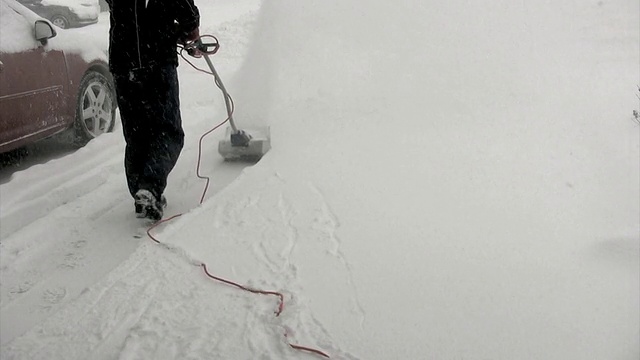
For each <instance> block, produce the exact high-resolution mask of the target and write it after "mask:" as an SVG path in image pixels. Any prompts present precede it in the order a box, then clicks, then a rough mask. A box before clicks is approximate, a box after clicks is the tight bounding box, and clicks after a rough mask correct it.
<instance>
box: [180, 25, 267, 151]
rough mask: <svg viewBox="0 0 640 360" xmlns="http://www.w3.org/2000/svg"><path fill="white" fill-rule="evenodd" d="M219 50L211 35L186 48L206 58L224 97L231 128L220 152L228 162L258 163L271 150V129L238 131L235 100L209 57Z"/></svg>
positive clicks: (219, 148) (228, 129) (221, 142)
mask: <svg viewBox="0 0 640 360" xmlns="http://www.w3.org/2000/svg"><path fill="white" fill-rule="evenodd" d="M203 38H211V39H213V40H212V42H204V41H203ZM219 48H220V43H219V42H218V39H216V38H215V37H214V36H209V35H203V36H202V37H200V39H198V40H196V41H195V42H193V43H192V44H189V45H186V46H185V49H186V50H187V52H188V53H189V54H190V55H192V56H198V52H199V53H200V54H201V55H202V56H203V57H204V59H205V61H206V62H207V65H208V66H209V69H210V70H211V74H212V75H213V77H214V79H215V83H216V85H217V86H218V88H219V89H220V90H221V91H222V95H223V96H224V103H225V106H226V108H227V120H228V121H229V128H227V131H226V135H225V138H224V139H223V140H221V141H220V143H219V144H218V152H219V153H220V155H222V157H223V158H224V159H225V160H227V161H234V160H240V161H242V160H245V161H258V160H260V159H261V158H262V156H263V155H264V154H266V153H267V152H268V151H269V149H271V135H270V131H269V128H268V127H265V128H263V129H252V130H251V133H249V132H247V131H245V130H240V129H238V127H237V126H236V123H235V121H234V119H233V110H234V103H233V99H231V96H230V95H229V93H228V92H227V89H226V88H225V87H224V84H223V83H222V80H221V79H220V75H218V72H217V71H216V68H215V67H214V66H213V62H211V59H210V58H209V56H210V55H213V54H215V53H216V52H217V51H218V49H219ZM196 50H197V51H196Z"/></svg>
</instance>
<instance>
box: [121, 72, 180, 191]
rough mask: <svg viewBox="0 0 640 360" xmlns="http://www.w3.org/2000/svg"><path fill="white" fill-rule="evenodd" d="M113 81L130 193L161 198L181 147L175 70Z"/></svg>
mask: <svg viewBox="0 0 640 360" xmlns="http://www.w3.org/2000/svg"><path fill="white" fill-rule="evenodd" d="M114 79H115V84H116V94H117V99H118V107H119V109H120V117H121V119H122V129H123V132H124V139H125V141H126V143H127V146H126V150H125V172H126V175H127V183H128V185H129V192H130V193H131V195H132V196H134V195H135V194H136V192H137V191H138V190H140V189H145V190H149V191H151V193H152V194H154V195H155V196H156V198H157V199H160V196H161V195H162V193H163V192H164V189H165V187H166V186H167V177H168V176H169V173H170V172H171V170H172V169H173V167H174V166H175V164H176V162H177V161H178V156H179V155H180V152H181V151H182V147H183V145H184V131H183V130H182V120H181V118H180V99H179V87H178V73H177V71H176V67H175V66H174V65H168V66H164V67H155V68H147V69H137V70H133V71H131V72H128V73H122V74H114Z"/></svg>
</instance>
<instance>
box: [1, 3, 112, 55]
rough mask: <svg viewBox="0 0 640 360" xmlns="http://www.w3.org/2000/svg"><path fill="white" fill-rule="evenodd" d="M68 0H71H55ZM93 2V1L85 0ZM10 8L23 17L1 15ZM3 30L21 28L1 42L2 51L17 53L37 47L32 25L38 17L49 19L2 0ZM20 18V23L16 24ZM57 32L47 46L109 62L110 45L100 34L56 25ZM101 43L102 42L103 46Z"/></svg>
mask: <svg viewBox="0 0 640 360" xmlns="http://www.w3.org/2000/svg"><path fill="white" fill-rule="evenodd" d="M55 1H68V0H55ZM84 1H91V2H93V0H84ZM7 11H16V12H17V13H19V14H20V15H22V19H24V21H21V20H16V17H15V16H2V15H3V14H5V13H6V12H7ZM0 19H2V21H0V32H1V31H3V29H5V30H4V31H8V30H6V29H15V28H17V27H18V28H20V29H24V31H19V32H17V33H15V31H14V34H12V35H13V36H11V37H7V39H9V40H8V41H5V39H4V38H3V41H2V42H0V52H6V53H14V52H20V51H26V50H29V49H33V48H34V47H36V46H37V41H36V40H35V39H34V37H33V24H34V23H35V22H36V20H43V21H48V20H45V19H43V18H41V17H40V16H38V15H36V14H35V13H34V12H32V11H31V10H29V9H27V8H26V7H24V6H23V5H21V4H20V3H18V2H17V1H15V0H0ZM5 20H6V21H5ZM16 21H19V22H20V24H15V22H16ZM56 33H57V35H56V36H55V37H54V38H52V39H50V40H49V43H48V45H47V49H50V50H62V51H64V52H65V53H68V54H71V53H74V54H79V55H80V56H81V57H82V59H83V60H85V61H87V62H91V61H95V60H102V61H105V62H107V61H108V55H107V54H108V44H107V43H105V41H102V40H101V37H100V34H96V33H95V32H93V31H86V32H78V31H70V30H65V29H58V28H56ZM101 44H102V45H101Z"/></svg>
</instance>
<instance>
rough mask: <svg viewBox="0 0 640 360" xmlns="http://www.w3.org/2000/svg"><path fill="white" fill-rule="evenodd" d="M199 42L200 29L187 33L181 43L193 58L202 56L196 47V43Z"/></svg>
mask: <svg viewBox="0 0 640 360" xmlns="http://www.w3.org/2000/svg"><path fill="white" fill-rule="evenodd" d="M199 40H200V29H199V28H195V29H193V30H192V31H191V32H189V33H187V34H186V35H185V37H184V38H183V40H182V42H183V43H184V47H185V49H186V50H187V53H188V54H189V55H191V56H193V57H195V58H199V57H201V56H202V52H201V51H200V49H198V47H197V43H198V41H199Z"/></svg>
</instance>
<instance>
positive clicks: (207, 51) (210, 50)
mask: <svg viewBox="0 0 640 360" xmlns="http://www.w3.org/2000/svg"><path fill="white" fill-rule="evenodd" d="M203 38H206V39H212V40H210V41H209V42H205V41H203V40H202V39H203ZM184 49H185V50H187V54H189V55H191V56H193V57H199V55H214V54H215V53H217V52H218V50H220V42H218V39H217V38H216V37H215V36H212V35H204V36H201V37H200V38H198V40H195V41H192V42H190V43H187V44H185V45H184Z"/></svg>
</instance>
